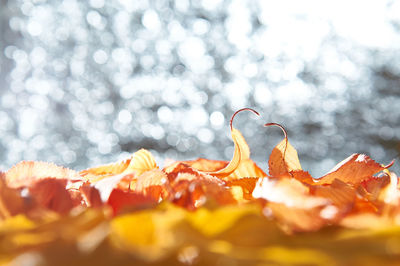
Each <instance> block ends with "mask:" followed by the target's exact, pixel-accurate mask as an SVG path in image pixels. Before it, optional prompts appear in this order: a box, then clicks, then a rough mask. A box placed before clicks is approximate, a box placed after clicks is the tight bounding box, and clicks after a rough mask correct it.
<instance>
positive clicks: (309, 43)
mask: <svg viewBox="0 0 400 266" xmlns="http://www.w3.org/2000/svg"><path fill="white" fill-rule="evenodd" d="M399 48H400V2H398V1H382V0H375V1H360V0H359V1H344V0H340V1H338V0H335V1H318V0H312V1H308V0H307V1H254V0H247V1H246V0H198V1H197V0H196V1H190V0H175V1H174V0H169V1H166V0H154V1H152V0H149V1H146V0H141V1H125V0H120V1H114V0H113V1H105V0H89V1H78V0H64V1H46V0H31V1H29V0H27V1H22V0H0V170H3V171H5V170H7V169H8V168H9V167H11V166H12V165H13V164H15V163H17V162H19V161H21V160H44V161H51V162H55V163H57V164H61V165H64V166H68V167H72V168H74V169H83V168H87V167H89V166H94V165H97V164H102V163H109V162H113V161H116V160H118V159H122V158H125V157H127V156H129V154H131V153H133V152H134V151H136V150H137V149H139V148H146V149H149V150H151V152H153V154H154V155H155V156H156V158H157V160H158V162H159V163H160V164H161V165H162V164H163V161H164V159H165V158H172V159H183V158H184V159H193V158H197V157H206V158H211V159H225V160H229V159H230V158H231V156H232V153H233V145H232V142H231V139H230V132H229V127H228V123H229V119H230V117H231V115H232V114H233V112H234V111H236V110H238V109H240V108H243V107H252V108H254V109H256V110H258V111H259V112H260V113H261V114H262V118H257V117H256V116H254V115H253V114H251V113H241V114H240V115H238V116H237V118H236V119H235V123H234V124H235V127H236V128H238V129H240V130H241V131H242V133H243V135H244V136H245V137H246V139H247V140H248V142H249V144H250V148H251V151H252V157H253V158H254V159H255V160H256V161H257V162H258V163H260V165H261V167H262V168H264V169H266V168H267V158H268V156H269V153H270V151H271V150H272V148H273V146H274V145H276V144H277V143H278V142H279V141H280V140H281V139H282V136H283V135H282V133H281V132H280V130H279V129H278V128H263V127H262V124H263V123H266V122H277V123H280V124H282V125H284V126H285V127H286V129H287V130H288V132H289V139H290V141H291V142H292V144H293V145H294V146H295V147H296V148H297V150H298V152H299V155H300V161H301V162H302V164H303V166H304V169H306V170H310V171H311V173H312V174H313V175H315V176H318V175H322V174H323V173H325V172H326V171H328V170H330V168H331V167H333V166H334V165H335V164H336V163H337V162H339V161H341V160H342V159H344V158H346V157H347V156H349V155H350V154H352V153H355V152H359V153H366V154H368V155H370V156H371V157H372V158H373V159H375V160H377V161H378V162H381V163H389V162H390V161H391V160H392V159H393V158H398V154H399V151H400V144H399V143H400V142H399V141H400V123H399V121H400V108H399V107H400V49H399ZM399 163H400V162H398V163H397V164H395V166H394V169H395V170H397V172H399V171H398V170H399V169H400V168H399Z"/></svg>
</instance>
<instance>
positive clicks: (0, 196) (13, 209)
mask: <svg viewBox="0 0 400 266" xmlns="http://www.w3.org/2000/svg"><path fill="white" fill-rule="evenodd" d="M4 179H5V175H4V174H3V173H1V172H0V220H1V219H5V218H10V217H11V216H14V215H16V214H18V213H22V212H23V211H24V210H25V204H24V199H23V198H22V197H21V196H20V193H19V191H18V190H16V189H13V188H10V187H8V186H7V185H6V182H5V180H4Z"/></svg>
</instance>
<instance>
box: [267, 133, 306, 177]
mask: <svg viewBox="0 0 400 266" xmlns="http://www.w3.org/2000/svg"><path fill="white" fill-rule="evenodd" d="M268 165H269V174H270V175H271V176H275V177H279V176H282V175H285V174H288V173H290V172H292V171H301V170H302V169H301V165H300V161H299V157H298V155H297V151H296V149H295V148H294V147H293V146H292V145H291V144H290V142H289V141H288V140H287V139H284V140H282V141H281V142H280V143H279V144H278V145H276V146H275V148H274V149H273V150H272V152H271V156H270V157H269V161H268Z"/></svg>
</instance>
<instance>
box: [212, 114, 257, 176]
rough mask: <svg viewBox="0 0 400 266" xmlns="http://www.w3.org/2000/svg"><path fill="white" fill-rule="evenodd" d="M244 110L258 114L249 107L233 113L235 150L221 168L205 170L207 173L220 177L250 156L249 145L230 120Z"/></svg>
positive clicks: (232, 170) (230, 171) (226, 174)
mask: <svg viewBox="0 0 400 266" xmlns="http://www.w3.org/2000/svg"><path fill="white" fill-rule="evenodd" d="M244 110H248V111H252V112H253V113H255V114H256V115H259V113H258V112H256V111H254V110H253V109H250V108H243V109H240V110H239V111H237V112H235V113H234V114H233V116H232V118H231V121H230V126H231V135H232V140H233V143H234V144H235V150H234V152H233V157H232V160H231V161H230V162H229V164H228V165H227V166H226V167H224V168H223V169H220V170H218V171H212V172H206V173H207V174H210V175H213V176H217V177H221V178H222V177H225V176H228V175H230V174H231V173H233V172H234V171H235V170H236V168H237V167H238V166H239V164H240V162H241V160H246V159H249V158H250V149H249V146H248V145H247V142H246V140H245V139H244V137H243V136H242V134H241V133H240V131H239V130H237V129H236V128H234V127H233V126H232V121H233V119H234V118H235V116H236V114H238V113H239V112H241V111H244Z"/></svg>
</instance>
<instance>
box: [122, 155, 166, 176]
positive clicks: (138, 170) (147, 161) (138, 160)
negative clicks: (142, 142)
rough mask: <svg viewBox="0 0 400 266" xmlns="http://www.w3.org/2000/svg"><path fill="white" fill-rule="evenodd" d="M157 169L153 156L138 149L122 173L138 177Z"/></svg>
mask: <svg viewBox="0 0 400 266" xmlns="http://www.w3.org/2000/svg"><path fill="white" fill-rule="evenodd" d="M155 168H158V167H157V164H156V161H155V159H154V157H153V155H152V154H151V153H150V152H149V151H148V150H145V149H140V150H138V151H137V152H135V153H134V154H133V156H132V159H131V161H130V163H129V165H128V167H127V168H126V169H125V170H124V172H123V173H125V174H131V173H135V176H139V175H141V174H143V173H144V172H146V171H150V170H152V169H155Z"/></svg>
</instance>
